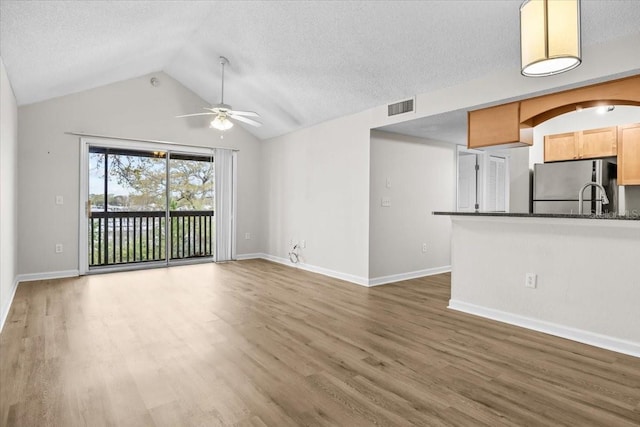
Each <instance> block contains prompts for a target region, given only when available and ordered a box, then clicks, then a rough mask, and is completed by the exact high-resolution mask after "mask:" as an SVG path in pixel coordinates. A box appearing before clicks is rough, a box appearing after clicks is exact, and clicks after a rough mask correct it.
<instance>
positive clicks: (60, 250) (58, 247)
mask: <svg viewBox="0 0 640 427" xmlns="http://www.w3.org/2000/svg"><path fill="white" fill-rule="evenodd" d="M56 253H57V254H61V253H62V243H56Z"/></svg>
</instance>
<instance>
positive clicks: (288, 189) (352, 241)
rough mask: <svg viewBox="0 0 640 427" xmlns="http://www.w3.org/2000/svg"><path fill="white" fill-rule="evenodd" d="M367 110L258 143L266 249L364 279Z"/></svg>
mask: <svg viewBox="0 0 640 427" xmlns="http://www.w3.org/2000/svg"><path fill="white" fill-rule="evenodd" d="M369 123H370V119H369V113H368V112H364V113H359V114H355V115H351V116H347V117H342V118H339V119H335V120H332V121H329V122H325V123H321V124H319V125H316V126H312V127H309V128H306V129H302V130H299V131H296V132H292V133H290V134H287V135H284V136H280V137H276V138H272V139H270V140H266V141H264V142H263V146H262V160H263V162H264V166H263V171H264V174H263V180H262V181H263V187H262V188H263V196H264V201H263V206H264V208H265V209H264V214H265V216H264V230H265V234H266V242H265V247H264V249H265V253H266V254H267V256H268V257H271V258H275V259H280V260H281V259H284V258H286V259H288V255H287V254H288V252H289V250H290V246H289V242H290V241H294V242H301V241H302V240H305V241H306V248H305V249H301V251H300V254H301V256H302V263H303V264H305V265H306V267H307V268H310V269H314V270H316V271H321V272H323V273H325V274H329V275H334V276H339V277H342V278H345V279H347V280H351V281H353V282H357V283H361V284H365V283H366V281H367V277H368V273H369V262H368V254H369V221H368V219H369V129H370V125H369Z"/></svg>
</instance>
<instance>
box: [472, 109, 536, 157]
mask: <svg viewBox="0 0 640 427" xmlns="http://www.w3.org/2000/svg"><path fill="white" fill-rule="evenodd" d="M519 117H520V103H518V102H512V103H511V104H504V105H497V106H495V107H489V108H484V109H482V110H475V111H469V113H468V121H467V122H468V125H469V127H468V129H467V132H468V140H467V141H468V144H467V146H468V147H469V148H481V147H489V146H493V145H503V144H513V143H519V142H520V139H521V138H520V120H519ZM529 145H531V144H529Z"/></svg>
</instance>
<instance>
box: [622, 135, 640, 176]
mask: <svg viewBox="0 0 640 427" xmlns="http://www.w3.org/2000/svg"><path fill="white" fill-rule="evenodd" d="M618 184H619V185H640V123H634V124H630V125H622V126H618Z"/></svg>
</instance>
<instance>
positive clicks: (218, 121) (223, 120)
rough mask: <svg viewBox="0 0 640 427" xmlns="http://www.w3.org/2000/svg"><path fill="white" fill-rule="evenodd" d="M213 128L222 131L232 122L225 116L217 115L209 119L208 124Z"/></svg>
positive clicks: (231, 125) (227, 128)
mask: <svg viewBox="0 0 640 427" xmlns="http://www.w3.org/2000/svg"><path fill="white" fill-rule="evenodd" d="M209 126H210V127H212V128H213V129H218V130H219V131H222V132H224V131H225V130H229V129H231V128H232V127H233V123H232V122H231V120H229V119H228V118H227V117H226V116H222V115H218V116H216V118H215V119H213V120H211V123H210V124H209Z"/></svg>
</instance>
